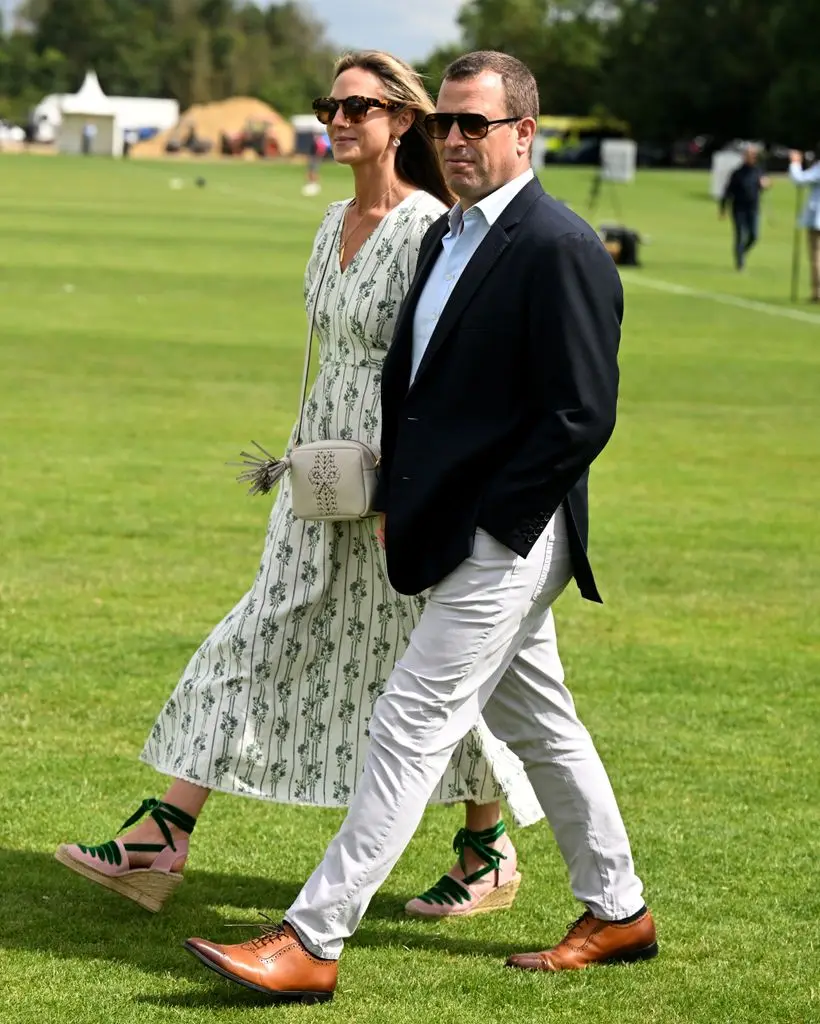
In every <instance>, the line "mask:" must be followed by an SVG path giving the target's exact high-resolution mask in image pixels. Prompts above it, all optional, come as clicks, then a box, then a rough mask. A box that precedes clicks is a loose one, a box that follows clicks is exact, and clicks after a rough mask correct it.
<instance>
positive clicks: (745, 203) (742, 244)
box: [720, 144, 771, 270]
mask: <svg viewBox="0 0 820 1024" xmlns="http://www.w3.org/2000/svg"><path fill="white" fill-rule="evenodd" d="M759 156H760V152H759V150H758V148H757V146H754V145H751V144H750V145H748V146H746V147H745V149H744V150H743V163H742V164H741V165H740V167H738V168H737V169H736V170H734V171H733V172H732V174H731V175H730V177H729V180H728V182H727V183H726V188H725V189H724V190H723V196H722V198H721V200H720V216H721V218H723V217H725V216H726V207H727V206H729V205H731V207H732V222H733V224H734V237H735V240H734V253H735V266H736V267H737V269H738V270H743V267H744V266H745V264H746V256H747V254H748V253H749V250H750V249H751V248H752V246H753V245H754V244H755V242H756V241H757V236H758V227H759V224H760V197H761V195H762V194H763V192H764V191H765V189H767V188H769V186H770V185H771V181H770V180H769V178H767V177H766V175H765V174H764V173H763V171H762V170H761V169H760V168H759V167H758V165H757V162H758V157H759Z"/></svg>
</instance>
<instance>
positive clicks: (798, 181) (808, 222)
mask: <svg viewBox="0 0 820 1024" xmlns="http://www.w3.org/2000/svg"><path fill="white" fill-rule="evenodd" d="M817 150H818V153H820V142H818V144H817ZM789 161H790V163H789V175H790V177H791V179H792V181H793V182H794V183H795V185H810V186H811V189H810V191H809V197H808V199H807V200H806V205H805V207H804V208H803V216H802V217H801V220H800V223H801V226H802V227H804V228H805V229H806V237H807V238H808V242H809V272H810V273H811V298H810V299H809V301H810V302H820V156H818V159H817V162H816V163H814V164H812V165H811V167H809V168H808V169H807V170H805V171H804V170H803V154H802V153H800V152H798V151H797V150H793V151H792V152H791V153H789Z"/></svg>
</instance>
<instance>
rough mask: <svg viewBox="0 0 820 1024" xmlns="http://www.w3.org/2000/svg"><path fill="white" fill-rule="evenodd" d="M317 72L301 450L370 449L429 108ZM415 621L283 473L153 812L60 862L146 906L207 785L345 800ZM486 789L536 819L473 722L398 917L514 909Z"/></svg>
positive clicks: (376, 56)
mask: <svg viewBox="0 0 820 1024" xmlns="http://www.w3.org/2000/svg"><path fill="white" fill-rule="evenodd" d="M334 78H335V81H334V85H333V93H332V96H330V97H326V98H322V99H319V100H316V101H315V103H314V109H315V110H316V113H317V116H318V117H319V120H320V121H322V123H325V124H327V125H328V132H329V135H330V140H331V144H332V146H333V155H334V157H335V159H336V160H337V162H339V163H343V164H347V165H348V166H349V167H350V168H351V169H352V171H353V176H354V181H355V198H354V199H353V200H352V201H349V202H340V203H333V204H332V205H331V206H330V207H329V209H328V211H327V213H326V214H325V218H324V220H323V222H322V224H321V227H320V228H319V231H318V234H317V236H316V239H315V242H314V246H313V252H312V255H311V257H310V260H309V262H308V266H307V271H306V275H305V300H306V304H307V306H308V309H309V310H310V309H312V307H313V303H314V302H315V325H316V326H315V330H316V334H317V336H318V338H319V343H320V344H319V353H320V370H319V374H318V377H317V379H316V382H315V384H314V386H313V388H312V390H311V392H310V396H309V399H308V402H307V405H306V410H305V423H306V428H305V430H304V437H303V440H304V441H305V442H307V441H314V440H320V439H327V438H337V437H341V438H346V437H347V438H356V439H359V440H362V441H365V442H372V443H376V444H378V442H379V433H380V400H379V381H380V368H381V364H382V361H383V358H384V354H385V352H386V350H387V348H388V346H389V344H390V341H391V338H392V333H393V329H394V326H395V322H396V316H397V314H398V310H399V307H400V305H401V302H402V299H403V298H404V296H405V294H406V292H407V288H408V285H409V282H410V280H411V278H412V276H413V273H414V270H415V264H416V258H417V255H418V250H419V246H420V243H421V239H422V237H423V236H424V233H425V232H426V230H427V228H428V227H429V226H430V224H432V223H433V221H434V220H436V219H437V218H438V217H439V216H440V215H441V214H442V213H443V212H445V210H446V204H447V203H449V201H450V196H449V194H448V192H447V188H446V186H445V184H444V179H443V177H442V173H441V168H440V165H439V162H438V158H437V156H436V153H435V150H434V148H433V145H432V143H431V142H430V140H429V138H428V136H427V134H426V132H425V131H424V128H423V119H424V117H425V116H426V115H427V114H428V113H430V112H431V111H432V109H433V106H432V103H431V101H430V98H429V96H428V95H427V93H426V92H425V90H424V87H423V85H422V83H421V80H420V78H419V76H418V75H417V74H416V73H415V72H414V71H413V70H412V69H411V68H410V67H409V66H408V65H406V64H404V63H403V62H402V61H399V60H397V59H396V58H394V57H391V56H389V55H388V54H384V53H378V52H365V53H360V54H349V55H347V56H345V57H343V58H342V59H341V60H340V61H339V62H338V64H337V67H336V70H335V75H334ZM319 283H321V284H322V287H321V291H318V286H319ZM317 292H318V294H317ZM293 440H294V437H293V435H291V445H292V444H293ZM422 607H423V599H421V598H407V597H403V596H401V595H400V594H397V593H396V592H395V591H394V590H393V589H392V588H391V587H390V585H389V583H388V581H387V577H386V572H385V567H384V556H383V552H382V550H381V547H380V545H379V543H378V540H377V537H376V533H375V530H374V520H365V521H356V522H337V523H320V522H312V523H311V522H304V521H300V520H297V519H295V518H294V516H293V512H292V508H291V495H290V488H289V483H288V479H287V477H285V479H284V481H283V483H282V485H281V486H280V490H279V494H278V497H277V499H276V501H275V503H274V506H273V510H272V513H271V518H270V523H269V527H268V532H267V537H266V544H265V550H264V554H263V556H262V562H261V565H260V567H259V572H258V574H257V576H256V579H255V581H254V583H253V585H252V587H251V589H250V590H249V591H248V593H247V594H246V595H245V597H243V598H242V600H241V601H240V602H239V604H238V605H237V606H236V607H235V608H234V610H233V611H232V612H231V613H230V614H229V615H228V616H227V617H226V618H225V619H224V620H223V621H222V622H221V623H220V624H219V625H218V626H217V627H216V629H215V630H214V631H213V632H212V633H211V635H210V636H209V637H208V639H207V640H206V641H205V642H204V643H203V645H202V646H201V647H200V649H199V650H198V651H197V653H196V654H195V655H194V657H193V658H192V660H191V662H190V663H189V665H188V668H187V669H186V671H185V673H184V674H183V676H182V679H181V680H180V682H179V683H178V685H177V687H176V689H175V690H174V692H173V693H172V695H171V697H170V698H169V700H168V701H167V703H166V705H165V707H164V708H163V710H162V712H161V714H160V715H159V718H158V719H157V722H156V724H155V725H154V728H153V730H152V732H151V735H150V737H149V738H148V740H147V742H146V745H145V749H144V750H143V753H142V760H143V761H145V762H146V763H147V764H150V765H152V766H153V767H154V768H156V769H157V770H158V771H160V772H163V773H165V774H167V775H170V776H173V777H174V781H173V782H172V784H171V786H170V787H169V789H168V790H167V791H166V792H165V794H164V796H163V797H162V799H161V800H155V799H151V800H147V801H144V802H143V804H142V805H141V807H140V808H139V809H138V810H137V812H136V813H135V814H134V815H132V816H131V817H130V818H129V819H128V820H127V821H126V823H125V825H123V828H130V831H129V832H128V833H127V834H126V835H125V836H124V837H123V838H122V839H117V840H110V841H109V842H107V843H103V844H102V845H100V846H85V845H77V844H71V845H63V846H61V847H60V848H59V849H58V851H57V859H58V860H59V861H60V862H61V863H63V864H65V865H66V866H68V867H70V868H71V869H72V870H74V871H76V872H78V873H79V874H81V875H84V876H85V877H87V878H90V879H91V880H93V881H95V882H97V883H99V884H101V885H104V886H106V887H108V888H111V889H114V890H116V891H117V892H119V893H121V894H122V895H124V896H127V897H128V898H130V899H133V900H135V901H136V902H137V903H140V904H141V905H142V906H144V907H146V908H147V909H149V910H155V911H156V910H159V909H160V908H161V907H162V904H163V902H164V901H165V899H166V898H167V897H168V896H169V895H170V893H171V892H172V891H173V889H174V888H175V887H176V886H177V885H178V884H179V883H180V882H181V880H182V868H183V866H184V864H185V860H186V857H187V853H188V836H189V835H190V833H191V832H192V830H193V827H194V825H195V824H196V821H197V818H198V816H199V814H200V812H201V810H202V808H203V806H204V804H205V802H206V800H207V798H208V796H209V794H210V792H211V791H212V790H214V789H217V790H221V791H223V792H227V793H243V794H245V795H248V796H255V797H258V798H260V799H264V800H270V801H273V802H279V803H296V804H310V805H314V806H323V807H328V806H333V807H336V806H340V805H345V804H347V803H348V801H349V799H350V798H351V796H352V795H353V793H354V791H355V788H356V783H357V780H358V778H359V775H360V772H361V767H362V764H363V758H364V754H365V749H366V741H367V724H368V721H369V717H370V713H371V708H372V706H373V703H374V701H375V700H376V697H377V696H378V695H379V693H380V692H381V690H382V689H383V687H384V684H385V682H386V680H387V677H388V676H389V674H390V672H391V670H392V667H393V664H394V662H395V660H396V657H397V656H398V654H400V653H401V651H402V650H403V649H404V647H405V645H406V643H407V639H408V637H409V634H410V632H411V630H412V629H413V627H414V625H415V623H416V622H417V621H418V618H419V615H420V612H421V608H422ZM502 792H503V793H504V794H505V795H506V797H507V799H508V801H509V803H510V805H511V808H512V810H513V812H514V814H515V817H516V819H517V820H518V821H519V823H521V824H529V823H531V822H533V821H535V820H537V819H538V818H540V817H541V814H542V812H541V808H540V806H539V805H538V802H537V800H536V798H535V794H534V793H533V791H532V789H531V787H530V785H529V782H528V781H527V780H526V776H525V775H524V774H523V769H522V766H521V763H520V762H519V761H518V760H517V759H516V758H515V757H514V755H512V754H511V752H510V751H509V750H508V749H507V748H506V747H505V746H504V745H503V744H501V743H500V742H499V741H497V740H496V739H495V738H494V737H493V736H492V735H491V734H489V732H488V731H487V729H486V727H484V726H483V725H482V726H480V727H479V729H478V730H476V733H475V734H474V735H472V736H470V737H469V738H468V739H467V740H465V742H464V743H463V744H462V746H461V747H460V748H459V750H457V751H456V754H455V755H454V758H453V761H452V763H451V765H450V767H449V769H448V772H447V774H446V776H445V778H444V779H443V780H442V783H441V785H440V787H439V789H438V791H437V793H436V794H435V796H434V799H435V800H436V801H437V802H441V803H449V802H454V801H459V800H464V799H465V798H468V799H469V802H468V803H467V812H466V814H467V817H466V828H465V829H462V830H460V831H459V833H458V836H457V837H456V843H455V848H456V850H457V852H458V854H459V860H458V863H457V865H456V866H455V867H454V868H453V869H452V871H451V873H450V875H448V876H445V878H444V879H442V880H441V881H440V882H439V883H436V885H434V886H433V887H432V888H431V889H430V890H428V891H427V892H426V893H425V894H423V896H421V897H419V898H418V899H416V900H413V901H411V903H409V904H408V912H409V913H415V914H421V915H427V916H441V915H444V914H450V913H457V914H468V913H475V912H478V911H482V912H483V911H486V910H490V909H497V908H501V907H504V906H509V905H510V904H511V903H512V901H513V899H514V897H515V892H516V890H517V887H518V883H519V881H520V876H519V875H518V873H517V871H516V857H515V850H514V849H513V847H512V844H511V843H510V841H509V837H508V836H507V835H506V834H505V830H504V825H503V822H502V821H501V819H500V807H499V804H498V798H499V796H500V795H501V793H502Z"/></svg>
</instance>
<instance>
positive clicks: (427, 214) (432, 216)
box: [405, 197, 447, 284]
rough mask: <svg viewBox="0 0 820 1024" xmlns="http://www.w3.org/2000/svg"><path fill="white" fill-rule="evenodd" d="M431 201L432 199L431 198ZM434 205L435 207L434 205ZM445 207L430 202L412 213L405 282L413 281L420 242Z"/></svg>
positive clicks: (408, 236) (433, 201)
mask: <svg viewBox="0 0 820 1024" xmlns="http://www.w3.org/2000/svg"><path fill="white" fill-rule="evenodd" d="M431 199H432V197H431ZM434 204H435V205H434ZM446 209H447V207H446V206H445V205H444V204H443V203H436V201H435V200H432V201H431V202H430V203H426V204H425V205H424V206H423V207H422V208H421V209H419V210H417V211H414V216H413V217H412V219H411V221H410V225H409V227H408V235H407V245H406V247H405V248H406V252H407V267H406V270H407V282H408V284H409V282H410V281H412V280H413V275H414V274H415V272H416V264H417V263H418V261H419V249H420V248H421V240H422V239H423V238H424V236H425V235H426V234H427V232H428V231H429V229H430V227H431V226H432V225H433V224H435V222H436V221H437V220H438V219H439V217H440V216H441V215H442V214H443V213H444V212H445V211H446Z"/></svg>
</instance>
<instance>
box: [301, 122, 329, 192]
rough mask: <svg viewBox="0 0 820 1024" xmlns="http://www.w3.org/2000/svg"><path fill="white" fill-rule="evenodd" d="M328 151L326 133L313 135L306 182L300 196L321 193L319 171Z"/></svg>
mask: <svg viewBox="0 0 820 1024" xmlns="http://www.w3.org/2000/svg"><path fill="white" fill-rule="evenodd" d="M329 150H330V137H329V136H328V134H327V132H322V133H321V134H318V133H317V134H314V135H313V137H312V138H311V140H310V153H309V154H308V164H307V181H306V182H305V185H304V187H303V188H302V195H305V196H318V195H319V193H320V192H321V191H322V186H321V183H320V181H319V169H320V167H321V166H322V161H323V160H324V158H325V157H326V156H327V154H328V152H329Z"/></svg>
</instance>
